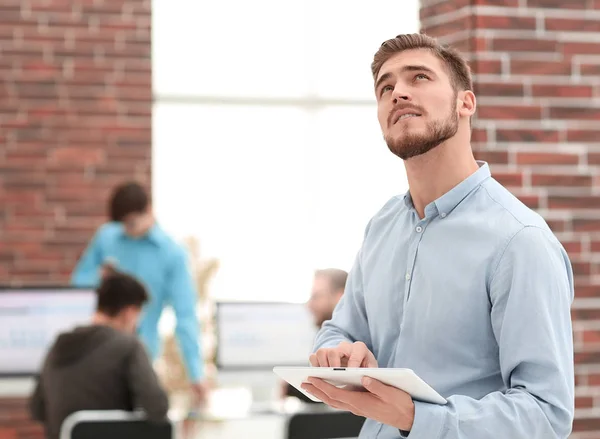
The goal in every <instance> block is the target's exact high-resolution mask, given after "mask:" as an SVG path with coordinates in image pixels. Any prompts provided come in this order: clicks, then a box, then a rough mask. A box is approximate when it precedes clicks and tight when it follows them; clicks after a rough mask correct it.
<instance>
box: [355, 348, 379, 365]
mask: <svg viewBox="0 0 600 439" xmlns="http://www.w3.org/2000/svg"><path fill="white" fill-rule="evenodd" d="M360 367H372V368H376V367H379V366H378V364H377V360H376V359H375V356H374V355H373V354H372V353H371V352H369V353H368V354H367V356H366V357H365V359H364V360H363V362H362V364H361V366H360Z"/></svg>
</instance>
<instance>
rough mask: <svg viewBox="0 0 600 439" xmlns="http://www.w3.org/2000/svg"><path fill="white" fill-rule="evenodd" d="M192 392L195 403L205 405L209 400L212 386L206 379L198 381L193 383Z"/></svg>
mask: <svg viewBox="0 0 600 439" xmlns="http://www.w3.org/2000/svg"><path fill="white" fill-rule="evenodd" d="M192 392H193V395H194V402H195V404H197V405H205V404H206V403H207V402H208V394H209V392H210V386H209V384H208V383H207V382H206V381H198V382H195V383H192Z"/></svg>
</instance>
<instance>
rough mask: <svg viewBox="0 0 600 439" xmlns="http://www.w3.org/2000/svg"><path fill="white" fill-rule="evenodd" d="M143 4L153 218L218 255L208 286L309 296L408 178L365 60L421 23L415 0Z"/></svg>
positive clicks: (347, 258) (244, 294) (270, 295)
mask: <svg viewBox="0 0 600 439" xmlns="http://www.w3.org/2000/svg"><path fill="white" fill-rule="evenodd" d="M153 17H154V18H153V20H154V23H153V26H154V36H153V44H154V58H153V59H154V61H153V62H154V64H153V69H154V89H155V97H156V103H155V107H154V124H153V125H154V151H153V184H154V204H155V210H156V213H157V216H158V218H159V220H160V222H161V223H162V224H163V225H164V227H165V228H166V229H167V230H169V231H170V232H171V233H173V234H174V235H175V236H177V237H179V238H183V237H185V236H189V235H194V236H196V237H197V238H198V239H199V240H200V243H201V251H202V254H203V255H204V256H205V257H217V258H219V260H220V263H221V266H220V269H219V272H218V274H217V277H216V278H215V280H214V281H213V283H212V285H211V292H212V294H213V295H215V296H216V297H218V298H223V299H240V300H292V301H303V300H305V299H306V298H307V295H308V293H309V287H310V282H311V277H312V272H313V270H314V269H315V268H323V267H339V268H343V269H347V270H348V269H350V267H351V266H352V262H353V260H354V257H355V254H356V252H357V251H358V249H359V247H360V244H361V240H362V237H363V233H364V229H365V226H366V224H367V222H368V220H369V219H370V217H371V216H372V215H373V214H374V213H375V212H377V210H378V209H379V208H380V207H381V206H382V205H383V204H384V203H385V202H386V201H387V200H388V199H389V198H390V197H391V196H393V195H395V194H398V193H402V192H404V191H406V189H407V184H406V177H405V174H404V168H403V164H402V162H401V160H400V159H397V158H396V157H394V156H393V155H392V154H391V153H390V152H389V151H388V149H387V147H386V145H385V143H384V141H383V139H382V136H381V132H380V129H379V126H378V123H377V118H376V108H375V102H374V97H373V80H372V77H371V74H370V63H371V61H372V57H373V54H374V52H375V51H376V50H377V48H378V46H379V44H380V43H381V42H382V41H384V40H385V39H388V38H391V37H393V36H395V35H396V34H398V33H405V32H415V31H417V29H418V2H417V1H416V0H410V1H406V2H405V1H402V2H400V1H398V0H375V1H373V2H371V3H360V2H348V1H341V0H296V1H287V2H282V1H281V0H254V1H252V2H248V1H244V0H235V1H234V0H220V1H218V2H198V1H196V0H154V4H153Z"/></svg>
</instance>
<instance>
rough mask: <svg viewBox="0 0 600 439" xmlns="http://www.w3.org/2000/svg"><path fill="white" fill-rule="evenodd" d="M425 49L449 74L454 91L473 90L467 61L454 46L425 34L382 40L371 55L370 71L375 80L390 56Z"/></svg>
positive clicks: (404, 35) (405, 35) (403, 35)
mask: <svg viewBox="0 0 600 439" xmlns="http://www.w3.org/2000/svg"><path fill="white" fill-rule="evenodd" d="M415 49H425V50H429V51H430V52H431V53H433V54H434V55H435V56H437V57H438V58H439V59H440V60H441V61H442V63H443V65H444V67H445V68H446V71H447V72H448V74H449V76H450V80H451V82H452V87H453V88H454V91H462V90H473V80H472V79H471V70H470V69H469V65H468V64H467V61H466V60H465V59H464V58H463V57H462V56H461V54H460V53H459V52H458V51H457V50H456V49H454V48H452V47H450V46H446V45H442V44H440V43H439V42H438V41H437V40H436V39H435V38H432V37H430V36H428V35H425V34H402V35H398V36H396V38H392V39H390V40H387V41H384V42H383V43H382V44H381V47H379V50H378V51H377V53H376V54H375V56H374V57H373V63H372V64H371V73H373V79H374V80H375V81H376V80H377V76H379V70H380V69H381V66H382V65H383V64H384V63H385V62H386V61H387V60H388V59H390V58H391V57H392V56H394V55H395V54H397V53H400V52H403V51H405V50H415Z"/></svg>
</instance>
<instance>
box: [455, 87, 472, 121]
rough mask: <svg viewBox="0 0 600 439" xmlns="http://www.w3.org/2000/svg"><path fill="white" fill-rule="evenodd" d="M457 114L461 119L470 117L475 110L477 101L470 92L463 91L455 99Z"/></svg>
mask: <svg viewBox="0 0 600 439" xmlns="http://www.w3.org/2000/svg"><path fill="white" fill-rule="evenodd" d="M457 100H458V102H457V107H458V114H459V115H460V116H462V117H471V116H473V115H474V114H475V110H476V109H477V99H476V98H475V93H473V92H472V91H471V90H464V91H461V92H460V93H459V94H458V97H457Z"/></svg>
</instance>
